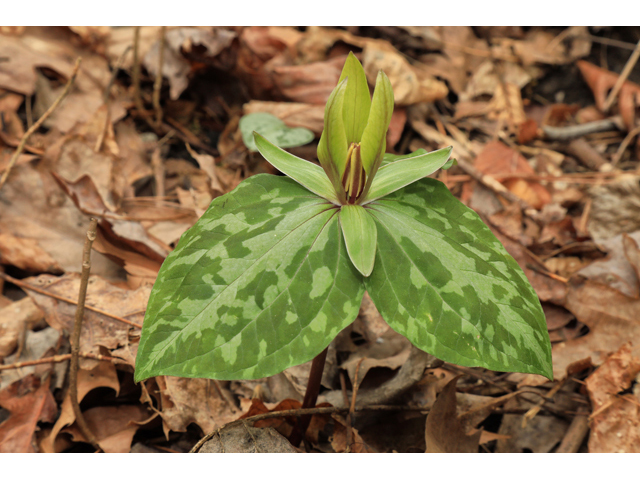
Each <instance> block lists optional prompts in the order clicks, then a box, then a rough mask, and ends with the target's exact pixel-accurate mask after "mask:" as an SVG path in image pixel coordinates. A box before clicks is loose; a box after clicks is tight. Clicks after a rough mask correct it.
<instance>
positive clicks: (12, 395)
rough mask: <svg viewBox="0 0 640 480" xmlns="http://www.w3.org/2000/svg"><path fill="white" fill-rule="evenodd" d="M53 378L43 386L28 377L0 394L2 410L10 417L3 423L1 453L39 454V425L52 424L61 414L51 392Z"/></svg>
mask: <svg viewBox="0 0 640 480" xmlns="http://www.w3.org/2000/svg"><path fill="white" fill-rule="evenodd" d="M50 378H51V377H48V378H47V380H45V381H44V382H43V381H41V380H40V379H39V378H38V377H36V376H35V375H29V376H27V377H25V378H23V379H21V380H18V381H17V382H15V383H12V384H11V385H9V386H8V387H6V388H5V389H3V390H0V407H2V408H5V409H7V410H8V411H9V412H10V413H11V415H10V417H9V418H8V419H7V420H5V421H4V422H2V423H0V453H32V452H35V451H36V448H35V446H34V445H35V442H34V438H33V435H34V433H35V431H36V427H37V424H38V422H39V421H44V422H52V421H53V420H54V419H55V416H56V413H57V410H58V409H57V406H56V402H55V400H54V398H53V395H51V391H50V390H49V379H50Z"/></svg>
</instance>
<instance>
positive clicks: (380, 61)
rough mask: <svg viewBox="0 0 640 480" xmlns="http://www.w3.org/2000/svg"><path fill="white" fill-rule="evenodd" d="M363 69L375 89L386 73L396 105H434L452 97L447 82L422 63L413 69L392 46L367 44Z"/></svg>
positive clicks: (383, 43)
mask: <svg viewBox="0 0 640 480" xmlns="http://www.w3.org/2000/svg"><path fill="white" fill-rule="evenodd" d="M342 61H343V60H342ZM362 65H363V67H364V70H365V72H366V74H367V79H368V80H369V83H370V84H372V85H373V84H375V81H376V77H377V75H378V72H379V71H380V70H384V73H386V74H387V76H388V77H389V81H390V82H391V86H392V87H393V97H394V100H395V103H396V105H399V106H400V105H412V104H415V103H423V102H434V101H436V100H441V99H443V98H445V97H446V96H447V94H448V93H449V90H448V89H447V86H446V85H445V84H444V83H443V82H441V81H439V80H436V79H435V78H434V77H433V76H431V74H430V73H428V72H427V70H426V69H424V68H422V67H421V65H420V64H419V63H418V64H416V65H411V64H410V63H409V62H408V61H407V60H406V59H405V57H404V56H402V54H401V53H400V52H398V51H397V50H396V49H395V48H393V47H392V46H391V45H390V44H389V43H388V42H382V41H369V42H367V44H366V45H365V47H364V51H363V52H362ZM336 80H337V79H336Z"/></svg>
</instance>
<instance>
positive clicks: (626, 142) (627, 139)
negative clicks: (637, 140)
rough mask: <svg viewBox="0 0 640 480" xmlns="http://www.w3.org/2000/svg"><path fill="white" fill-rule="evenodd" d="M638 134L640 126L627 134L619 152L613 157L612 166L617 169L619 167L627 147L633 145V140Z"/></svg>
mask: <svg viewBox="0 0 640 480" xmlns="http://www.w3.org/2000/svg"><path fill="white" fill-rule="evenodd" d="M638 134H640V126H638V127H636V128H634V129H633V130H631V131H630V132H629V133H628V134H627V136H626V137H624V140H622V143H621V144H620V146H619V147H618V150H616V153H614V154H613V157H612V158H611V165H612V166H614V167H615V166H616V165H618V162H619V161H620V159H621V158H622V154H623V153H624V151H625V150H626V149H627V147H628V146H629V144H630V143H631V140H633V138H634V137H635V136H636V135H638Z"/></svg>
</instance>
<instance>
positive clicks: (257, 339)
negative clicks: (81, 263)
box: [135, 54, 552, 381]
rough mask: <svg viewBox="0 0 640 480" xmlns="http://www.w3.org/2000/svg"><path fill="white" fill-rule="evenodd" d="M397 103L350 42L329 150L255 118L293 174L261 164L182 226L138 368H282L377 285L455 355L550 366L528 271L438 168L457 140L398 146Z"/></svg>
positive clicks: (383, 304) (179, 372) (389, 317)
mask: <svg viewBox="0 0 640 480" xmlns="http://www.w3.org/2000/svg"><path fill="white" fill-rule="evenodd" d="M392 111H393V92H392V88H391V83H390V82H389V79H388V78H387V76H386V75H385V74H384V73H383V72H382V71H381V72H379V73H378V76H377V79H376V85H375V91H374V93H373V98H372V97H371V96H370V93H369V87H368V84H367V79H366V76H365V72H364V70H363V68H362V66H361V65H360V62H359V61H358V60H357V59H356V57H355V56H354V55H353V54H350V55H349V57H348V58H347V60H346V62H345V65H344V69H343V71H342V75H341V76H340V80H339V83H338V86H337V87H336V88H335V90H334V91H333V92H332V93H331V96H330V97H329V99H328V101H327V105H326V108H325V115H324V131H323V132H322V136H321V138H320V142H319V145H318V159H319V161H320V165H321V166H318V165H316V164H313V163H311V162H308V161H306V160H303V159H301V158H298V157H295V156H293V155H291V154H290V153H288V152H286V151H284V150H282V149H280V148H278V147H276V146H274V145H273V144H271V143H270V142H269V141H267V140H266V139H265V138H263V137H262V136H260V135H259V134H254V140H255V145H256V147H257V149H258V150H259V151H260V153H261V154H262V155H263V156H264V158H265V159H266V160H267V161H269V162H270V163H271V164H272V165H273V166H274V167H275V168H277V169H278V170H280V171H281V172H282V173H284V174H286V176H274V175H266V174H262V175H255V176H253V177H250V178H248V179H247V180H245V181H243V182H242V183H241V184H240V185H239V186H238V187H237V188H236V189H235V190H233V191H232V192H230V193H228V194H226V195H223V196H221V197H218V198H216V199H215V200H214V201H213V202H212V203H211V206H210V207H209V209H208V210H207V211H206V213H205V214H204V215H203V216H202V218H200V220H198V222H197V223H196V224H195V225H194V226H193V227H192V228H191V229H190V230H189V231H188V232H186V233H185V234H184V235H183V236H182V238H181V239H180V242H179V244H178V246H177V247H176V249H175V250H174V251H173V252H172V253H171V254H170V255H169V256H168V257H167V259H166V261H165V262H164V264H163V265H162V268H161V269H160V272H159V274H158V278H157V280H156V283H155V285H154V287H153V291H152V293H151V297H150V298H149V304H148V308H147V313H146V317H145V320H144V326H143V329H142V335H141V338H140V345H139V349H138V354H137V359H136V370H135V379H136V381H140V380H144V379H145V378H148V377H151V376H156V375H174V376H181V377H203V378H213V379H253V378H261V377H266V376H270V375H274V374H277V373H279V372H281V371H282V370H284V369H286V368H288V367H291V366H294V365H298V364H301V363H304V362H307V361H309V360H311V359H313V358H315V357H317V356H320V354H321V353H322V352H324V350H325V349H326V348H327V346H328V345H329V343H330V342H331V341H332V340H333V339H334V338H335V336H336V335H337V334H338V333H339V332H340V331H341V330H343V329H344V328H346V327H347V326H348V325H349V324H351V323H352V322H353V321H354V320H355V318H356V316H357V315H358V310H359V307H360V303H361V301H362V297H363V295H364V292H365V290H366V291H367V292H369V295H370V296H371V299H372V300H373V302H374V304H375V305H376V307H377V309H378V311H379V312H380V313H381V315H382V317H383V318H384V319H385V321H386V322H387V323H388V324H389V325H390V326H391V328H393V329H394V330H395V331H396V332H398V333H400V334H402V335H404V336H405V337H407V338H408V339H409V340H410V341H411V342H412V343H413V344H414V345H415V346H416V347H418V348H420V349H422V350H424V351H426V352H429V353H431V354H433V355H435V356H436V357H438V358H440V359H442V360H444V361H447V362H452V363H457V364H459V365H464V366H479V367H485V368H489V369H493V370H498V371H515V372H527V373H537V374H542V375H544V376H546V377H548V378H552V368H551V345H550V342H549V336H548V333H547V328H546V321H545V317H544V314H543V311H542V308H541V306H540V302H539V301H538V298H537V296H536V293H535V292H534V290H533V288H532V287H531V285H530V284H529V282H528V281H527V278H526V277H525V275H524V273H523V272H522V270H521V269H520V267H519V266H518V264H517V263H516V262H515V260H514V259H513V258H512V257H510V256H509V255H508V254H507V252H506V251H505V249H504V247H503V246H502V245H501V244H500V242H499V241H498V240H497V239H496V238H495V236H494V235H493V234H492V233H491V231H490V230H489V228H487V226H486V225H485V224H484V223H483V222H482V220H481V219H480V218H479V217H478V215H477V214H476V213H474V212H473V211H472V210H470V209H469V208H467V207H466V206H464V205H463V204H462V203H461V202H460V201H458V200H457V199H456V198H455V197H454V196H453V195H452V194H451V193H450V192H449V190H448V189H447V188H446V187H445V186H444V185H443V184H442V183H440V182H439V181H437V180H434V179H431V178H426V177H427V176H428V175H430V174H432V173H434V172H435V171H436V170H438V169H439V168H442V167H446V166H447V164H449V163H450V162H451V160H450V155H451V147H449V148H444V149H442V150H437V151H435V152H431V153H424V154H411V155H407V156H404V157H394V156H389V155H385V149H386V140H385V139H386V133H387V129H388V127H389V123H390V120H391V114H392ZM321 368H322V367H321ZM320 371H321V370H320Z"/></svg>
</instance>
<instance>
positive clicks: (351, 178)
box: [342, 143, 367, 205]
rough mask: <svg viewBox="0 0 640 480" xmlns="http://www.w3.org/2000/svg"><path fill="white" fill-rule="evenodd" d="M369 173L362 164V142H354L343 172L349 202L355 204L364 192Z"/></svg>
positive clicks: (350, 146) (343, 184)
mask: <svg viewBox="0 0 640 480" xmlns="http://www.w3.org/2000/svg"><path fill="white" fill-rule="evenodd" d="M366 180H367V174H366V172H365V170H364V167H363V166H362V157H361V156H360V144H359V143H352V144H351V145H349V150H348V151H347V162H346V165H345V169H344V173H343V174H342V186H343V187H344V190H345V192H346V194H347V203H348V204H351V205H352V204H354V203H355V202H356V200H357V199H358V198H359V197H360V195H361V194H362V191H363V190H364V185H365V182H366Z"/></svg>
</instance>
